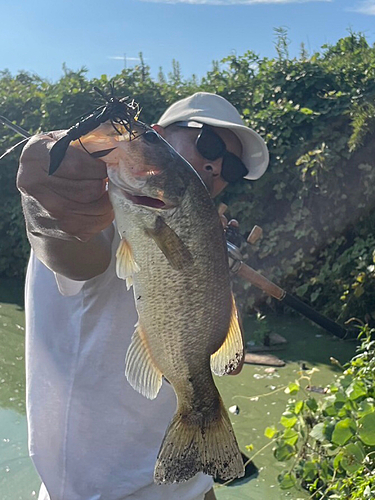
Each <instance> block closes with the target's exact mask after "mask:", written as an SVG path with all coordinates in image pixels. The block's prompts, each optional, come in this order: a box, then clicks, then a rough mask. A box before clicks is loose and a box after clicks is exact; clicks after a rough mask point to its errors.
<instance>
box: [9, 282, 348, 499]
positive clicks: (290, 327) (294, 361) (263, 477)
mask: <svg viewBox="0 0 375 500" xmlns="http://www.w3.org/2000/svg"><path fill="white" fill-rule="evenodd" d="M22 297H23V290H22V284H20V283H16V282H13V281H11V280H9V281H4V280H3V281H2V282H0V500H29V499H35V498H37V495H38V490H39V484H40V481H39V478H38V476H37V474H36V472H35V471H34V468H33V465H32V463H31V460H30V459H29V457H28V453H27V429H26V417H25V364H24V363H25V361H24V333H25V320H24V310H23V301H22ZM267 325H268V327H269V329H270V330H271V331H272V332H275V333H278V334H280V335H282V336H283V337H285V338H286V339H287V340H288V343H287V345H286V347H285V348H283V349H282V350H278V351H275V352H274V354H276V355H277V356H278V357H280V358H282V359H283V360H284V361H285V362H286V365H285V367H282V368H277V369H275V370H270V369H269V367H266V366H257V365H245V366H244V368H243V370H242V372H241V373H240V374H239V375H237V376H227V377H222V378H218V377H217V378H216V383H217V385H218V388H219V390H220V392H221V394H222V397H223V399H224V403H225V405H226V407H227V408H230V407H232V406H237V407H238V410H239V412H238V414H230V417H231V420H232V423H233V427H234V430H235V433H236V436H237V439H238V442H239V445H240V448H241V450H242V451H243V452H244V453H245V454H246V455H247V456H248V457H250V458H251V457H253V456H254V459H253V463H254V465H255V468H254V471H255V473H254V474H253V475H252V477H251V478H250V479H247V480H242V481H240V482H239V483H235V484H233V485H219V484H217V485H216V487H215V492H216V496H217V498H218V500H245V499H246V500H264V499H267V500H283V499H291V500H300V499H301V500H302V499H306V498H308V495H307V494H306V493H305V492H303V491H298V490H296V489H294V490H291V491H287V492H283V491H281V490H280V489H279V487H278V484H277V476H278V475H279V474H280V473H281V472H282V471H283V470H285V464H283V463H280V462H277V461H276V459H275V458H274V456H273V454H272V446H270V445H269V444H270V441H269V439H268V438H266V437H265V436H264V430H265V428H266V427H268V426H271V425H276V426H277V424H278V421H279V419H280V416H281V414H282V412H283V411H284V409H285V405H286V403H287V401H288V399H289V398H290V396H288V395H287V394H286V393H285V392H284V387H285V386H287V385H288V384H289V383H290V382H294V381H295V380H296V379H298V378H299V376H300V374H301V367H303V368H307V369H312V368H316V369H317V370H318V371H317V372H316V373H314V374H313V378H312V385H314V386H316V387H324V386H325V385H327V384H329V383H331V382H332V381H333V380H334V378H335V377H337V376H338V375H339V374H340V371H338V368H337V367H336V366H334V365H332V364H331V363H330V357H331V356H332V357H334V358H336V359H338V360H339V361H340V362H341V363H345V362H346V361H348V360H349V359H350V358H351V357H352V355H353V354H354V352H355V344H353V342H343V341H340V340H336V339H334V338H333V337H332V336H331V335H329V334H326V333H325V332H324V331H323V330H322V329H320V328H318V327H315V326H313V325H312V324H311V323H309V322H307V321H306V320H304V319H302V318H300V317H297V316H295V317H288V316H281V317H268V318H267ZM257 328H259V323H258V322H257V321H255V320H252V319H249V320H248V321H247V322H246V323H245V330H246V340H247V341H251V338H252V335H254V332H255V331H256V329H257ZM317 397H319V395H317ZM278 427H279V428H280V425H279V426H278ZM267 445H268V446H267Z"/></svg>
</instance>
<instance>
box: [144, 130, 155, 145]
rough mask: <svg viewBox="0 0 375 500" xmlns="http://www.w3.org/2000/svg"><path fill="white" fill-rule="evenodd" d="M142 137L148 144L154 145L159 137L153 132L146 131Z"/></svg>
mask: <svg viewBox="0 0 375 500" xmlns="http://www.w3.org/2000/svg"><path fill="white" fill-rule="evenodd" d="M143 137H144V138H145V139H146V141H147V142H149V143H150V144H156V143H157V142H159V136H158V134H157V133H156V132H155V131H154V130H147V132H145V133H144V134H143Z"/></svg>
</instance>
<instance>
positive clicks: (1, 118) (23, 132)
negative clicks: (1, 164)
mask: <svg viewBox="0 0 375 500" xmlns="http://www.w3.org/2000/svg"><path fill="white" fill-rule="evenodd" d="M0 122H1V123H2V124H3V125H5V126H6V127H8V128H10V129H11V130H13V132H16V134H18V135H20V136H22V137H23V138H24V139H22V141H20V142H17V144H15V145H14V146H12V147H11V148H9V149H7V150H6V151H5V153H3V154H2V155H1V156H0V160H2V159H3V158H4V157H5V156H6V155H8V154H9V153H11V152H12V151H14V150H15V149H16V148H17V147H18V146H21V144H23V143H24V142H26V141H28V140H29V139H30V137H31V134H29V132H28V131H27V130H25V129H24V128H22V127H20V126H19V125H15V124H14V123H12V122H11V121H10V120H8V118H5V116H2V115H0Z"/></svg>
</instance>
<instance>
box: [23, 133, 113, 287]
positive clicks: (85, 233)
mask: <svg viewBox="0 0 375 500" xmlns="http://www.w3.org/2000/svg"><path fill="white" fill-rule="evenodd" d="M63 134H64V132H52V133H50V134H47V135H40V136H35V137H33V138H32V139H31V140H30V141H29V142H28V143H27V145H26V146H25V148H24V150H23V152H22V155H21V159H20V167H19V171H18V176H17V187H18V189H19V190H20V192H21V194H22V205H23V210H24V215H25V221H26V229H27V233H28V237H29V240H30V243H31V245H32V247H33V249H34V250H35V252H36V255H37V256H38V258H39V259H40V260H42V261H43V262H44V263H45V264H46V265H47V266H48V267H50V268H51V269H52V270H54V271H56V272H59V273H61V274H64V275H66V276H68V277H72V278H73V279H86V278H88V277H92V276H95V275H97V274H99V273H100V272H103V271H104V270H105V268H106V267H107V265H108V264H109V259H110V252H109V250H110V240H111V238H108V234H107V235H105V237H104V236H103V234H104V233H102V232H103V230H105V229H106V228H108V227H109V226H110V225H111V222H112V220H113V210H112V206H111V203H110V201H109V197H108V192H107V190H106V177H107V171H106V167H105V163H104V162H102V161H101V160H96V159H93V158H91V157H90V156H89V155H88V154H87V153H86V152H85V151H81V150H79V149H78V148H75V147H69V148H68V150H67V152H66V155H65V157H64V159H63V161H62V162H61V165H60V167H59V169H58V170H57V172H56V173H55V174H53V175H48V169H49V151H50V149H51V147H52V146H53V144H54V143H55V142H56V140H57V139H58V138H59V137H61V135H63ZM112 236H113V234H112ZM77 259H78V260H77ZM74 260H75V262H74ZM82 266H83V267H82Z"/></svg>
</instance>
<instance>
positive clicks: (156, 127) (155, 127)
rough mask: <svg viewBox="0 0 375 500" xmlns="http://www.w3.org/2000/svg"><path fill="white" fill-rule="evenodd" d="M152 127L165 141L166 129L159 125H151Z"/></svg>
mask: <svg viewBox="0 0 375 500" xmlns="http://www.w3.org/2000/svg"><path fill="white" fill-rule="evenodd" d="M151 127H152V128H153V129H154V130H156V132H157V133H158V134H159V135H161V136H162V137H163V138H164V139H165V128H164V127H161V126H160V125H158V124H157V123H156V124H154V125H151Z"/></svg>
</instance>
